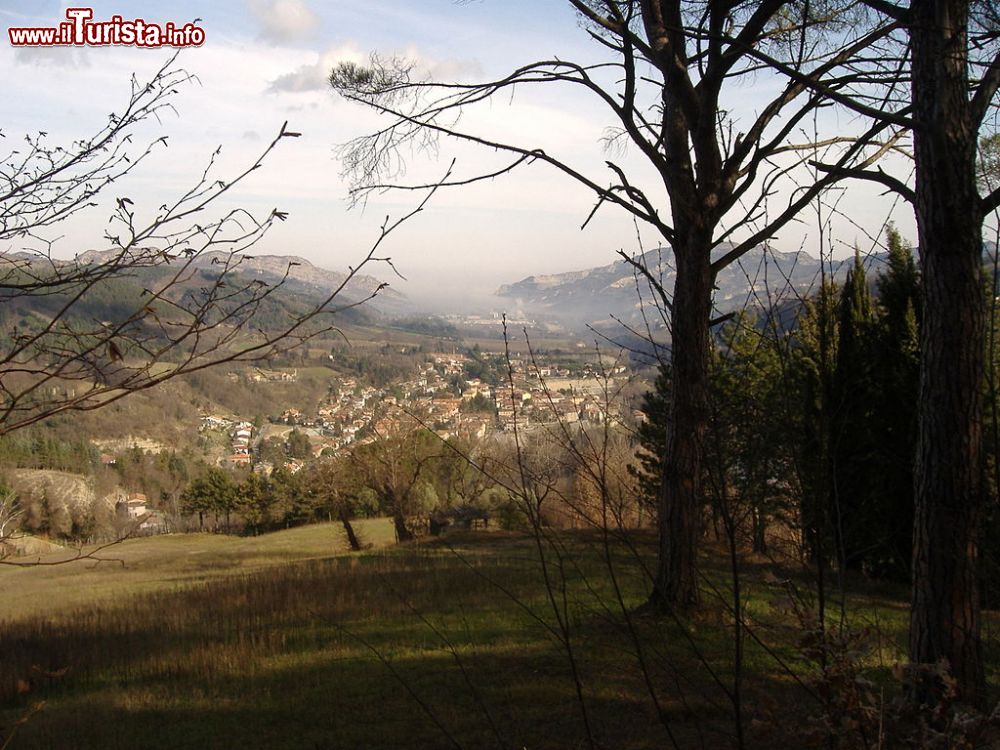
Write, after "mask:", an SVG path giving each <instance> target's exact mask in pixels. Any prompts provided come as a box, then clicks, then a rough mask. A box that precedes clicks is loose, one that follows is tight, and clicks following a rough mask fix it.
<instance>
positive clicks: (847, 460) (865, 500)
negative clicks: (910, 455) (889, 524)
mask: <svg viewBox="0 0 1000 750" xmlns="http://www.w3.org/2000/svg"><path fill="white" fill-rule="evenodd" d="M875 333H876V325H875V309H874V305H873V303H872V297H871V291H870V290H869V288H868V279H867V277H866V274H865V267H864V263H863V262H862V260H861V255H860V253H858V252H855V254H854V265H853V267H852V268H851V269H850V270H849V271H848V272H847V278H846V280H845V281H844V287H843V289H842V290H841V293H840V304H839V310H838V342H837V363H836V368H835V370H834V403H833V406H834V410H833V415H832V424H831V426H832V432H831V436H830V439H831V452H832V456H833V463H834V486H833V488H832V489H833V493H832V497H831V500H832V506H831V511H832V516H831V519H832V521H833V529H834V538H835V540H836V543H837V554H838V557H839V562H840V564H841V565H842V566H844V567H845V568H848V569H860V568H861V567H862V566H863V565H864V563H865V561H866V559H867V558H868V557H869V556H870V555H871V554H873V553H874V551H875V548H876V547H877V546H878V541H877V537H878V533H877V526H878V525H879V524H881V523H884V522H885V521H884V518H880V517H879V511H878V506H879V498H878V489H877V484H878V479H877V477H878V474H879V469H878V461H877V455H876V454H877V450H876V441H875V434H874V432H873V430H872V427H873V424H874V412H875V410H876V409H877V408H878V397H879V393H878V391H879V389H878V385H877V380H876V373H875V363H874V352H875Z"/></svg>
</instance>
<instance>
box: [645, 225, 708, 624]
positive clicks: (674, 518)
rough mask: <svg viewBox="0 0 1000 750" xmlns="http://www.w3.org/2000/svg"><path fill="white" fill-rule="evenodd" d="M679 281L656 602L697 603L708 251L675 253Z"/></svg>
mask: <svg viewBox="0 0 1000 750" xmlns="http://www.w3.org/2000/svg"><path fill="white" fill-rule="evenodd" d="M674 258H675V262H676V264H677V278H676V282H675V285H674V299H673V309H672V314H671V327H672V331H671V358H672V362H673V368H672V375H673V383H672V387H671V405H670V415H671V416H670V419H669V420H668V427H667V450H666V455H665V459H664V467H663V483H662V485H661V489H660V498H659V543H660V550H659V552H660V554H659V560H658V566H657V574H656V581H655V583H654V589H653V593H652V596H651V603H652V604H653V605H655V606H659V607H666V608H684V607H688V606H690V605H693V604H697V603H698V598H699V597H698V546H699V540H700V537H701V509H702V499H701V474H702V457H703V445H704V436H705V431H706V429H707V424H708V419H707V415H708V408H707V398H708V324H709V314H710V312H711V301H712V271H711V266H710V264H709V246H708V244H707V243H705V244H704V247H701V246H699V245H696V244H695V243H694V242H690V241H689V242H688V243H686V244H685V245H684V246H678V247H675V249H674Z"/></svg>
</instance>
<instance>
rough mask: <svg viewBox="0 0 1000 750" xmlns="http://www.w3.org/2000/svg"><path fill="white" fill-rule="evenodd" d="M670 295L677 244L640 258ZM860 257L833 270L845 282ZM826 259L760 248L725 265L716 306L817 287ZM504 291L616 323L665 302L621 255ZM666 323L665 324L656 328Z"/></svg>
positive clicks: (873, 267)
mask: <svg viewBox="0 0 1000 750" xmlns="http://www.w3.org/2000/svg"><path fill="white" fill-rule="evenodd" d="M731 247H732V246H726V245H724V246H721V247H719V248H718V249H717V250H716V252H715V253H714V254H713V256H714V257H715V258H717V257H721V256H722V255H723V254H725V253H726V252H728V251H729V250H730V249H731ZM634 260H635V261H636V262H637V263H640V264H642V265H643V266H644V267H645V268H646V269H648V270H649V272H650V274H651V275H653V277H654V278H655V279H656V280H657V282H658V283H659V284H660V285H661V286H662V288H663V289H665V290H666V291H667V292H668V293H669V292H671V291H672V289H673V285H674V280H675V277H676V270H675V268H674V264H673V253H672V252H671V250H670V248H657V249H655V250H649V251H647V252H646V253H644V254H643V255H641V256H637V257H636V258H635V259H634ZM852 263H853V258H845V259H840V260H834V261H828V262H826V264H825V265H826V272H827V274H828V275H829V276H832V277H833V278H834V279H836V280H842V279H843V277H844V275H845V274H846V273H847V268H848V267H849V266H850V265H851V264H852ZM884 264H885V257H884V255H881V254H874V255H870V256H868V257H866V258H865V265H866V267H867V268H868V270H869V272H871V271H877V270H879V269H881V268H882V267H883V266H884ZM822 270H823V269H822V264H821V262H820V260H819V259H818V258H814V257H813V256H811V255H809V254H808V253H806V252H803V251H798V252H792V253H785V252H780V251H775V250H770V249H767V250H765V248H763V247H761V246H758V247H755V248H751V249H750V250H749V251H748V252H747V253H746V254H745V255H743V256H742V257H741V258H740V259H739V260H737V261H734V262H733V263H731V264H730V265H729V266H727V267H726V268H724V269H723V270H722V271H721V272H720V273H719V275H718V278H717V279H716V291H715V297H714V303H715V308H716V309H717V310H718V311H719V312H721V313H725V312H730V311H732V310H737V309H740V308H742V307H744V306H747V305H750V306H752V305H754V304H755V303H756V304H759V305H766V304H768V302H779V301H783V300H788V299H789V298H794V297H796V296H803V295H807V294H808V293H809V291H810V289H814V288H816V287H817V286H818V284H819V280H820V278H821V275H822ZM496 295H497V296H498V297H504V298H507V299H510V300H512V301H513V302H514V303H515V304H516V305H517V306H518V309H522V310H524V311H525V312H536V313H545V314H548V315H552V316H555V317H559V318H562V319H563V320H565V321H567V322H570V323H576V324H589V325H597V326H604V325H616V324H615V323H614V321H613V319H612V318H613V317H614V318H619V319H621V320H622V321H624V322H626V323H629V324H635V323H637V322H639V321H641V320H642V319H643V316H644V314H645V318H646V320H649V321H650V323H651V324H655V323H657V322H658V321H659V315H658V314H657V313H656V310H655V309H654V308H655V307H656V305H657V303H658V302H659V301H660V300H659V297H658V295H657V293H656V292H655V290H654V289H653V288H652V287H651V285H650V283H649V282H648V281H647V280H646V279H645V278H644V277H643V276H642V275H641V274H639V272H638V271H636V269H635V268H634V267H633V266H632V265H631V264H629V263H628V262H626V261H625V260H624V259H622V258H619V259H618V260H616V261H615V262H613V263H609V264H608V265H605V266H597V267H595V268H589V269H586V270H582V271H569V272H566V273H557V274H547V275H540V276H528V277H527V278H524V279H521V280H520V281H517V282H515V283H512V284H504V285H503V286H501V287H500V288H499V289H497V291H496ZM657 327H659V326H657Z"/></svg>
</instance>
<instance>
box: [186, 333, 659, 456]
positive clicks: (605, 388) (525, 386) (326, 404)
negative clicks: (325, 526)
mask: <svg viewBox="0 0 1000 750" xmlns="http://www.w3.org/2000/svg"><path fill="white" fill-rule="evenodd" d="M474 373H475V375H474ZM240 377H248V378H249V379H251V380H253V381H254V382H258V383H260V382H294V381H295V379H296V378H297V372H296V371H295V370H294V369H289V370H266V369H262V368H254V370H253V371H252V372H251V373H250V374H249V375H242V376H240V375H237V374H236V373H230V379H232V380H238V379H239V378H240ZM632 378H633V374H632V373H631V372H630V370H629V368H628V367H627V366H626V365H625V364H622V363H621V362H618V361H615V362H612V363H610V364H608V365H602V364H597V365H595V364H580V363H577V362H574V363H573V366H565V365H564V366H558V365H555V364H552V363H549V362H548V361H547V358H546V357H544V356H541V355H530V356H528V355H521V354H511V355H510V359H509V361H508V360H506V359H505V355H504V353H501V352H478V351H477V352H475V353H474V355H470V354H463V353H459V352H452V353H434V354H431V355H428V356H427V358H426V361H424V362H422V363H421V364H420V365H419V367H418V370H417V372H416V374H414V375H413V376H411V377H406V378H403V379H398V380H395V381H393V382H390V383H388V384H385V385H383V386H382V387H375V386H373V385H371V384H369V383H367V382H365V381H364V379H362V378H359V377H349V376H331V378H330V381H329V386H328V390H327V393H326V396H325V397H324V398H323V399H322V400H321V401H320V402H319V403H318V404H316V406H315V408H313V409H308V408H299V407H288V408H286V409H284V410H283V411H281V412H280V413H278V414H272V415H268V416H267V417H266V419H265V420H260V419H259V418H258V419H257V420H256V421H255V420H253V419H251V418H248V417H247V415H239V414H222V413H210V414H204V415H203V416H202V417H201V423H200V427H199V432H200V433H201V434H202V435H211V434H214V435H215V436H221V435H224V436H226V437H227V438H228V443H227V446H228V448H229V450H228V453H226V454H225V455H221V454H220V455H219V456H218V457H217V459H216V462H217V463H218V464H219V465H221V466H224V467H229V468H236V467H248V468H252V469H253V470H254V471H255V472H257V473H259V474H263V475H270V474H271V472H272V471H273V470H274V469H275V468H278V467H276V466H275V462H274V461H273V460H269V459H270V458H271V457H270V456H269V455H267V452H266V451H263V450H261V448H262V446H263V445H264V443H265V442H266V441H268V440H276V439H278V440H287V438H288V436H289V435H291V434H292V433H293V432H294V433H296V434H298V435H299V436H303V437H304V438H305V439H307V440H308V446H309V454H308V455H299V456H292V457H286V458H284V460H282V462H281V467H282V468H284V469H287V470H288V471H290V472H292V473H294V472H297V471H299V470H300V469H301V468H303V466H304V465H305V464H306V463H307V462H308V461H309V460H310V459H311V458H319V457H320V456H336V455H339V454H341V453H344V452H345V451H347V450H349V449H350V447H351V446H354V445H360V444H366V443H371V442H374V441H376V440H379V439H383V438H388V437H391V436H394V435H397V434H399V433H401V432H404V431H408V430H411V429H413V428H414V427H417V426H419V427H423V428H425V429H428V430H431V431H432V432H434V433H435V434H436V435H437V436H438V438H440V439H441V440H443V441H444V440H449V439H451V438H461V439H466V440H475V439H481V438H485V437H486V436H488V435H491V434H493V433H511V432H513V431H514V430H515V429H517V430H520V431H522V432H524V433H530V432H532V431H535V430H538V429H541V428H545V427H552V426H554V425H557V424H561V425H564V426H574V427H576V428H579V427H586V426H589V425H599V424H602V423H604V422H605V421H609V420H610V421H613V422H622V421H623V420H627V421H628V422H629V423H632V422H633V421H635V420H642V419H643V418H644V416H643V414H642V412H641V411H639V410H635V409H632V408H630V406H629V405H628V403H626V399H625V397H624V394H623V387H624V386H625V385H626V384H628V383H629V382H631V379H632ZM300 439H301V438H300Z"/></svg>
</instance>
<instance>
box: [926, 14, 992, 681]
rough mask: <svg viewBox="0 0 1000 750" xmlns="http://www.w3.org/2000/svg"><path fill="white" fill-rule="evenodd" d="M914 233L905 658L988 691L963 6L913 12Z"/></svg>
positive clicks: (978, 259)
mask: <svg viewBox="0 0 1000 750" xmlns="http://www.w3.org/2000/svg"><path fill="white" fill-rule="evenodd" d="M911 11H912V13H913V17H912V22H911V39H912V49H913V102H914V108H915V112H914V117H915V124H916V128H915V132H914V147H915V155H916V166H917V174H916V193H917V227H918V233H919V242H920V256H921V261H922V264H923V291H924V317H923V328H922V333H921V337H922V338H921V344H922V358H921V364H920V408H919V413H918V422H919V426H918V432H919V435H918V446H917V459H916V469H915V502H916V508H915V513H916V517H915V522H914V539H913V542H914V544H913V602H912V610H911V618H910V659H911V661H913V662H914V663H919V664H932V663H935V662H937V661H939V660H940V659H947V660H948V664H949V667H950V669H951V673H952V675H953V676H954V677H955V678H956V680H957V681H958V688H959V690H960V691H961V694H962V695H963V696H964V697H966V698H969V699H976V698H978V697H981V696H982V688H983V685H984V677H983V667H982V646H981V642H980V618H979V591H978V580H977V567H978V562H977V558H978V554H979V526H980V517H981V513H982V494H981V493H982V485H981V474H980V472H981V470H982V467H981V463H980V462H981V445H982V391H981V386H982V382H983V366H984V361H983V338H984V331H985V307H984V301H983V284H982V214H981V213H980V211H979V210H978V209H977V208H976V207H977V206H978V205H979V203H980V201H979V196H978V193H977V190H976V183H975V173H976V172H975V156H976V128H975V127H974V125H973V123H972V122H971V118H970V107H969V101H968V93H967V90H968V73H967V70H966V27H967V22H968V19H967V14H968V3H967V2H965V1H959V0H925V1H923V2H914V3H913V4H912V6H911Z"/></svg>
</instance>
